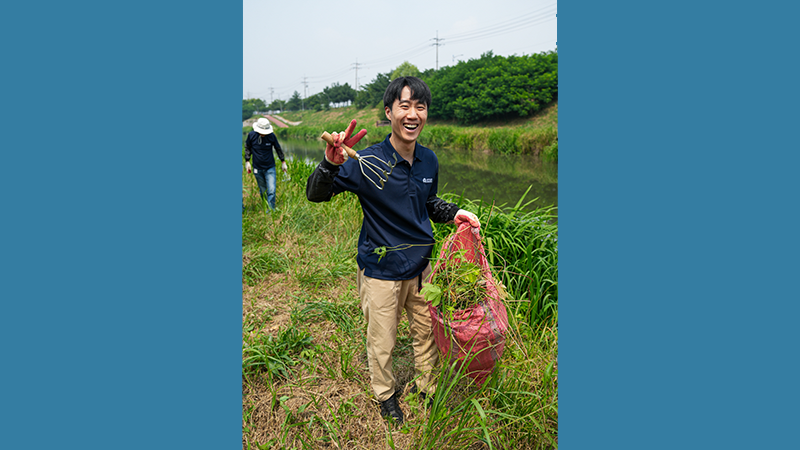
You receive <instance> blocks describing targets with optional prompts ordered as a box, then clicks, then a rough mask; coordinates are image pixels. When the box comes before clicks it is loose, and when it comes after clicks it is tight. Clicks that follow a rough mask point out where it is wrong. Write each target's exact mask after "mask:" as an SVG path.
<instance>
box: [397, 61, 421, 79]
mask: <svg viewBox="0 0 800 450" xmlns="http://www.w3.org/2000/svg"><path fill="white" fill-rule="evenodd" d="M419 76H420V72H419V69H417V66H415V65H413V64H411V63H410V62H408V61H403V64H400V65H399V66H397V68H396V69H394V71H392V76H391V79H392V80H394V79H396V78H400V77H419Z"/></svg>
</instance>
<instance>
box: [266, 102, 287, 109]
mask: <svg viewBox="0 0 800 450" xmlns="http://www.w3.org/2000/svg"><path fill="white" fill-rule="evenodd" d="M267 109H268V110H271V111H283V110H285V109H286V102H285V101H283V100H280V99H278V100H273V101H272V103H270V104H269V106H268V107H267Z"/></svg>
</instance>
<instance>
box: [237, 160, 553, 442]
mask: <svg viewBox="0 0 800 450" xmlns="http://www.w3.org/2000/svg"><path fill="white" fill-rule="evenodd" d="M311 170H313V166H308V165H305V164H292V165H290V166H289V171H290V173H289V175H290V179H284V178H283V177H282V176H280V175H279V176H278V181H277V193H278V199H277V205H278V208H280V210H279V211H276V212H273V213H272V214H271V215H265V214H264V210H263V206H262V205H261V203H260V201H259V197H258V188H257V186H256V185H255V181H254V180H253V176H252V175H250V174H247V173H243V180H242V181H243V186H244V199H243V202H244V204H245V206H247V208H248V209H247V211H246V212H245V213H243V215H242V360H243V361H242V447H243V448H251V449H252V448H279V447H282V448H321V447H331V448H425V449H430V448H436V449H441V450H444V449H456V448H458V449H461V448H477V446H481V448H484V445H485V444H481V442H485V441H486V440H487V439H490V440H491V444H490V445H491V448H503V449H534V448H536V449H538V448H554V447H557V446H558V395H557V389H558V365H557V354H558V330H557V327H556V326H555V325H556V323H557V320H558V319H557V317H558V315H557V292H558V291H557V265H558V259H557V255H558V252H557V239H556V234H557V227H556V226H555V225H552V224H549V223H548V221H547V216H548V211H546V210H543V211H537V212H522V211H519V210H517V211H516V212H515V211H514V210H511V209H509V210H503V211H500V210H497V209H496V208H489V207H478V206H476V205H473V204H470V202H469V201H468V200H463V201H461V200H457V199H455V198H450V200H451V201H454V200H457V201H459V203H460V206H462V207H464V208H465V209H469V210H471V211H474V212H475V213H476V214H477V215H478V216H479V217H480V219H481V222H482V224H483V227H482V233H483V235H484V237H485V239H486V241H487V245H488V247H487V251H488V252H489V257H490V259H491V261H492V264H493V265H494V266H495V268H496V269H495V271H496V276H498V277H499V278H500V279H501V280H502V282H503V283H504V284H505V285H506V287H507V290H508V292H509V298H508V299H507V301H506V307H507V310H508V313H509V320H510V322H511V323H510V329H509V334H508V340H507V342H506V347H505V351H504V353H503V357H502V360H501V363H500V365H499V366H498V369H497V371H496V373H495V376H493V377H492V378H491V379H490V380H489V382H487V383H486V384H485V385H484V386H483V387H482V388H478V387H476V386H474V385H470V384H469V382H468V380H467V379H464V378H463V377H461V376H458V375H453V374H449V373H448V370H447V369H448V367H447V366H442V368H441V374H440V376H439V379H440V380H441V383H442V384H441V385H440V386H441V389H439V390H438V391H437V392H438V393H437V396H436V398H434V400H433V402H432V404H430V405H428V406H425V405H424V404H422V403H421V402H420V401H419V399H418V398H416V397H415V396H414V395H412V394H410V393H409V391H408V387H409V383H410V382H411V380H412V378H413V375H414V370H413V365H414V363H413V350H412V347H411V341H410V338H409V330H408V326H409V325H408V321H407V320H406V319H403V320H402V321H401V324H400V329H399V333H398V342H397V347H396V349H395V352H394V354H393V356H394V362H395V364H394V366H395V375H396V377H397V381H398V385H399V387H400V388H401V393H400V407H401V408H402V409H403V412H404V414H405V417H406V423H405V424H404V426H403V427H402V428H399V429H398V428H392V427H390V426H389V425H388V424H387V423H386V421H384V420H383V419H382V418H381V417H380V408H379V406H378V405H377V403H376V402H375V401H374V399H373V397H372V394H371V388H370V382H369V371H368V368H367V363H366V352H365V346H364V333H365V328H366V323H365V321H364V319H363V315H362V314H361V311H360V308H359V301H358V294H357V290H356V280H355V273H356V267H357V266H356V261H355V256H356V251H355V248H356V241H357V239H358V230H359V228H360V226H361V220H362V216H361V210H360V206H359V203H358V199H357V198H356V197H355V196H353V195H351V194H348V193H345V194H342V195H337V196H336V197H334V199H333V200H332V201H330V202H326V203H321V204H316V203H311V202H309V201H308V200H307V199H306V198H305V180H307V179H308V176H309V175H310V172H311ZM524 201H525V200H520V202H519V203H522V202H524ZM452 231H453V227H452V225H445V224H436V225H435V237H436V239H437V241H441V240H442V239H443V237H444V236H445V235H447V234H448V233H450V232H452ZM490 238H491V239H490ZM506 252H510V253H506ZM435 254H436V253H435ZM532 270H535V271H536V272H535V273H534V272H531V271H532ZM518 274H522V276H517V275H518Z"/></svg>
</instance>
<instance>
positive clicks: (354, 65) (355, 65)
mask: <svg viewBox="0 0 800 450" xmlns="http://www.w3.org/2000/svg"><path fill="white" fill-rule="evenodd" d="M351 65H352V66H353V67H355V68H356V85H355V89H356V90H358V66H363V64H359V63H358V58H356V62H355V63H353V64H351Z"/></svg>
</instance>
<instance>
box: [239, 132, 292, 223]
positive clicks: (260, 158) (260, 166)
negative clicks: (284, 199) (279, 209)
mask: <svg viewBox="0 0 800 450" xmlns="http://www.w3.org/2000/svg"><path fill="white" fill-rule="evenodd" d="M273 150H274V151H275V152H277V153H278V158H279V159H280V160H281V169H283V173H286V171H287V170H288V169H287V166H286V158H285V157H284V156H283V150H281V144H280V143H278V138H277V137H275V133H273V132H272V124H271V123H269V120H267V119H266V118H264V117H262V118H260V119H258V121H256V122H255V123H254V124H253V131H251V132H250V133H248V135H247V139H246V140H245V143H244V160H245V161H246V162H245V169H247V173H250V172H252V173H253V176H254V177H255V179H256V183H258V191H259V193H260V194H261V198H262V199H264V198H265V196H264V193H265V192H266V200H267V205H268V207H267V210H266V211H267V213H270V212H272V210H274V209H275V179H276V171H275V157H274V156H273V154H272V151H273ZM251 157H252V158H253V164H252V165H251V164H250V158H251Z"/></svg>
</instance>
